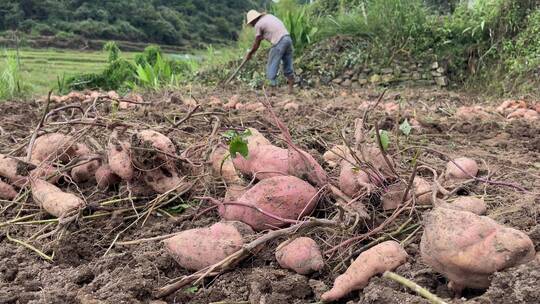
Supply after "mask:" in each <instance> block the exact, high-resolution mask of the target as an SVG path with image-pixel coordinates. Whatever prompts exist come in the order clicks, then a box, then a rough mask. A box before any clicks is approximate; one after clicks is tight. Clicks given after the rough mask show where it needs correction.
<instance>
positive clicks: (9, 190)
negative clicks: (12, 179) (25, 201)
mask: <svg viewBox="0 0 540 304" xmlns="http://www.w3.org/2000/svg"><path fill="white" fill-rule="evenodd" d="M15 197H17V191H16V190H15V188H13V186H12V185H10V184H8V183H5V182H3V181H2V180H0V199H3V200H12V199H14V198H15Z"/></svg>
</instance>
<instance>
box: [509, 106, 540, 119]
mask: <svg viewBox="0 0 540 304" xmlns="http://www.w3.org/2000/svg"><path fill="white" fill-rule="evenodd" d="M506 118H508V119H516V118H524V119H526V120H536V119H539V118H540V114H538V112H536V111H535V110H531V109H517V110H515V111H514V112H512V113H510V114H508V116H507V117H506Z"/></svg>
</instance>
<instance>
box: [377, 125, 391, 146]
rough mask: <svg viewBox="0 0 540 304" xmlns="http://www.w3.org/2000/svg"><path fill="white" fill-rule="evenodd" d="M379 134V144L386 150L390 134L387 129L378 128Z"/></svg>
mask: <svg viewBox="0 0 540 304" xmlns="http://www.w3.org/2000/svg"><path fill="white" fill-rule="evenodd" d="M379 136H380V137H381V145H382V147H383V150H384V151H386V150H388V146H389V145H390V135H389V134H388V131H386V130H380V131H379Z"/></svg>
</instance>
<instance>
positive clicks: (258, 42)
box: [246, 35, 263, 60]
mask: <svg viewBox="0 0 540 304" xmlns="http://www.w3.org/2000/svg"><path fill="white" fill-rule="evenodd" d="M262 40H263V36H262V35H259V36H257V37H255V42H253V46H252V47H251V50H250V51H249V53H247V55H246V60H251V57H253V55H254V54H255V53H256V52H257V50H258V49H259V47H260V46H261V41H262Z"/></svg>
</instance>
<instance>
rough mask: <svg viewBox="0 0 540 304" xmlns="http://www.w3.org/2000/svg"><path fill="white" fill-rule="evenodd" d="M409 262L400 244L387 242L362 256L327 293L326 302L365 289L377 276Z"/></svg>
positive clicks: (325, 295) (324, 297) (323, 296)
mask: <svg viewBox="0 0 540 304" xmlns="http://www.w3.org/2000/svg"><path fill="white" fill-rule="evenodd" d="M406 260H407V253H406V252H405V250H404V249H403V248H402V247H401V245H400V244H399V243H398V242H395V241H386V242H384V243H381V244H379V245H377V246H375V247H373V248H371V249H368V250H366V251H364V252H362V253H361V254H360V256H358V258H357V259H356V260H355V261H354V262H353V263H352V264H351V266H349V268H348V269H347V271H345V273H344V274H342V275H340V276H339V277H337V278H336V280H335V281H334V287H332V289H331V290H329V291H328V292H325V293H324V294H323V295H322V296H321V299H322V300H323V301H324V302H330V301H336V300H339V299H341V298H342V297H344V296H346V295H347V294H348V293H350V292H351V291H354V290H359V289H363V288H364V287H366V286H367V284H368V282H369V279H370V278H371V277H373V276H374V275H376V274H381V273H384V272H385V271H390V270H394V269H395V268H397V267H398V266H400V265H401V264H403V263H404V262H405V261H406Z"/></svg>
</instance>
